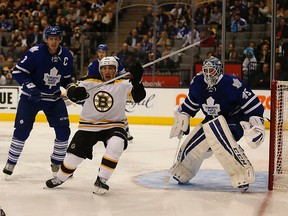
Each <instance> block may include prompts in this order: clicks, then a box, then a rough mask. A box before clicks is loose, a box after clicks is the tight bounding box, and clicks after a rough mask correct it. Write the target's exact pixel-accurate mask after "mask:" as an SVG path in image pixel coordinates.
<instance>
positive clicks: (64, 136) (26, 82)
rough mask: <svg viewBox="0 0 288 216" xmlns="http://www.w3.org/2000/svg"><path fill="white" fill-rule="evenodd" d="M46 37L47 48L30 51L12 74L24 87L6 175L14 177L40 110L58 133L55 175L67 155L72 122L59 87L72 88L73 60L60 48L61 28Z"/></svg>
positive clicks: (53, 159)
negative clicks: (15, 169)
mask: <svg viewBox="0 0 288 216" xmlns="http://www.w3.org/2000/svg"><path fill="white" fill-rule="evenodd" d="M43 37H44V41H45V42H46V44H39V45H36V46H34V47H32V48H30V49H29V50H28V51H27V52H26V53H25V54H24V56H23V57H22V59H21V60H20V61H19V62H18V63H17V65H16V66H15V68H14V70H13V72H12V75H13V78H14V79H15V80H16V81H17V82H18V83H19V85H20V86H22V93H21V96H20V100H19V104H18V109H17V114H16V119H15V124H14V127H15V130H14V133H13V137H12V142H11V145H10V149H9V153H8V160H7V163H6V165H5V167H4V169H3V172H4V173H5V174H7V175H11V174H12V173H13V170H14V168H15V165H16V163H17V161H18V159H19V157H20V155H21V153H22V150H23V148H24V144H25V141H26V140H27V138H28V137H29V134H30V132H31V130H32V128H33V124H34V121H35V117H36V115H37V113H38V112H39V111H40V110H42V111H43V112H44V114H45V115H46V117H47V120H48V122H49V126H50V127H53V128H54V130H55V135H56V137H55V140H54V149H53V153H52V155H51V168H52V172H53V173H57V171H58V169H59V165H60V164H61V162H62V161H63V159H64V157H65V154H66V149H67V145H68V139H69V136H70V128H69V119H68V113H67V109H66V106H65V103H64V101H63V99H60V98H59V96H60V94H61V91H60V86H62V87H64V88H67V87H68V86H69V85H70V84H72V79H71V75H72V72H73V56H72V54H71V52H70V51H69V50H68V49H66V48H64V47H62V46H60V43H61V41H62V31H61V30H60V28H59V27H58V26H49V27H47V28H46V29H45V31H44V34H43ZM37 145H41V143H37Z"/></svg>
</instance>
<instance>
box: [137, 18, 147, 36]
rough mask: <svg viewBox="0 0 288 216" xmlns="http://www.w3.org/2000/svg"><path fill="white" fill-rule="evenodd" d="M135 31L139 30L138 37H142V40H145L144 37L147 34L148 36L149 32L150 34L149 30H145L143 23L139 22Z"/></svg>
mask: <svg viewBox="0 0 288 216" xmlns="http://www.w3.org/2000/svg"><path fill="white" fill-rule="evenodd" d="M135 29H136V30H137V34H138V36H139V37H141V38H143V36H144V35H145V34H147V32H148V29H145V28H144V27H143V23H142V21H138V22H137V25H136V28H135Z"/></svg>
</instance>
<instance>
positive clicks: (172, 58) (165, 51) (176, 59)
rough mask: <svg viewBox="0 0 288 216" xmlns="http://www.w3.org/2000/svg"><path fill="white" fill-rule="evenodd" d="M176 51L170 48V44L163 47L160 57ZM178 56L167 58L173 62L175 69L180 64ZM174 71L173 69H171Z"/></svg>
mask: <svg viewBox="0 0 288 216" xmlns="http://www.w3.org/2000/svg"><path fill="white" fill-rule="evenodd" d="M174 51H176V50H175V48H173V47H172V45H171V44H166V45H165V47H164V50H163V52H162V56H166V55H169V54H170V53H172V52H174ZM179 56H180V55H179V54H178V55H172V56H170V57H169V58H170V59H171V60H172V61H173V62H174V65H175V68H177V67H178V66H179V63H180V57H179ZM173 69H174V68H173Z"/></svg>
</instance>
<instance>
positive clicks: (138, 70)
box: [129, 62, 144, 86]
mask: <svg viewBox="0 0 288 216" xmlns="http://www.w3.org/2000/svg"><path fill="white" fill-rule="evenodd" d="M129 71H130V73H131V75H132V78H131V79H130V82H131V83H132V85H133V86H137V85H139V84H141V83H142V76H143V73H144V69H143V67H142V65H141V64H140V63H139V62H136V64H135V65H133V66H132V67H131V68H130V70H129Z"/></svg>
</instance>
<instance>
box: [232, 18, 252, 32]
mask: <svg viewBox="0 0 288 216" xmlns="http://www.w3.org/2000/svg"><path fill="white" fill-rule="evenodd" d="M247 30H248V24H247V21H246V20H245V19H244V18H241V15H240V13H236V14H235V17H234V20H233V22H232V24H231V31H232V32H241V31H247Z"/></svg>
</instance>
